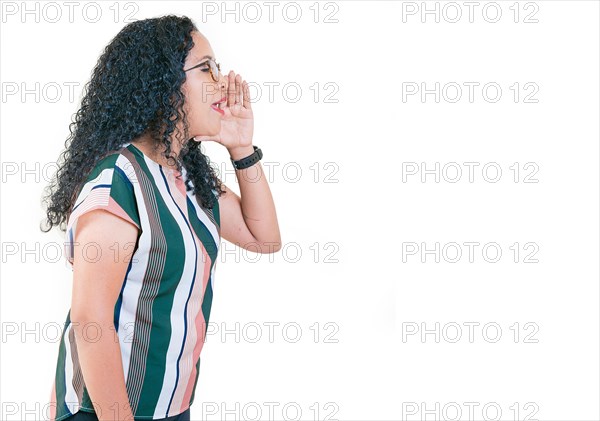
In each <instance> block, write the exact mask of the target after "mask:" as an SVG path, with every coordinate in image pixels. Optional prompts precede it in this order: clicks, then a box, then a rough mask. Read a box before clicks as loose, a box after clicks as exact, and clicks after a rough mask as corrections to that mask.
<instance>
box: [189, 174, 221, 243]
mask: <svg viewBox="0 0 600 421" xmlns="http://www.w3.org/2000/svg"><path fill="white" fill-rule="evenodd" d="M190 181H191V180H190ZM192 185H193V184H192ZM187 195H188V197H189V198H190V199H191V202H192V204H193V205H194V209H195V210H196V215H198V219H199V220H200V221H202V223H203V224H204V225H205V226H206V228H207V229H208V231H209V232H210V234H211V235H212V237H213V240H214V242H215V246H216V249H217V251H218V250H219V231H218V230H217V226H216V225H215V224H213V223H212V221H211V220H210V219H209V218H208V216H207V215H206V214H205V213H204V211H203V210H202V208H201V207H200V205H199V204H198V202H197V200H196V197H195V196H194V195H193V194H192V191H191V190H190V191H188V192H187Z"/></svg>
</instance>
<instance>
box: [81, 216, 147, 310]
mask: <svg viewBox="0 0 600 421" xmlns="http://www.w3.org/2000/svg"><path fill="white" fill-rule="evenodd" d="M137 237H138V228H137V227H136V226H135V225H133V224H132V223H130V222H127V221H125V220H124V219H122V218H119V217H118V216H116V215H113V214H112V213H110V212H107V211H105V210H101V209H97V210H92V211H90V212H87V213H85V214H83V215H81V216H80V217H79V219H78V220H77V229H76V232H75V238H74V254H73V296H72V303H71V319H73V320H90V319H93V320H112V318H113V312H114V306H115V303H116V301H117V299H118V296H119V293H120V291H121V287H122V285H123V281H124V279H125V275H126V273H127V267H128V266H129V262H130V260H131V255H132V254H133V251H134V248H135V244H136V241H137Z"/></svg>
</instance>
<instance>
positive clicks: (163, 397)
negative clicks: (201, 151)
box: [144, 155, 196, 418]
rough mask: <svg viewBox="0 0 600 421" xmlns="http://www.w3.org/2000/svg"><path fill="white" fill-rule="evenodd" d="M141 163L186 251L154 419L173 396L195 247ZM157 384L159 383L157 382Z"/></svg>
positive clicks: (161, 186)
mask: <svg viewBox="0 0 600 421" xmlns="http://www.w3.org/2000/svg"><path fill="white" fill-rule="evenodd" d="M144 160H145V161H146V164H147V165H148V168H149V169H150V172H151V174H152V176H153V177H154V180H155V182H156V186H157V188H158V190H159V192H160V195H161V196H162V197H163V199H164V201H165V203H166V205H167V208H168V209H169V211H170V213H171V215H172V216H173V218H174V219H175V221H176V223H177V224H178V226H179V228H180V230H181V234H182V237H183V241H184V249H185V250H189V252H187V253H186V254H185V256H184V257H185V259H184V267H183V273H182V275H181V276H182V279H181V281H180V282H179V284H178V286H177V289H176V290H175V294H174V297H173V306H172V310H171V314H170V320H171V329H172V332H171V337H170V340H169V347H168V349H167V356H166V361H165V376H164V378H163V381H162V389H161V391H160V395H159V398H158V402H157V404H156V409H155V411H154V418H164V417H166V416H167V415H166V412H167V408H168V406H169V402H170V400H171V394H172V393H173V388H174V387H175V382H176V378H177V359H178V357H179V353H180V351H181V345H182V343H183V337H184V331H185V326H184V318H185V317H186V315H185V314H183V310H184V308H185V302H186V300H187V297H188V294H189V292H190V287H191V283H192V278H193V276H194V268H195V266H196V256H195V253H194V249H195V245H194V239H193V236H192V233H191V232H190V229H189V228H188V227H187V224H186V221H185V218H184V216H183V215H182V214H181V213H180V212H179V210H178V208H177V206H176V204H175V203H174V202H173V199H171V196H170V195H169V192H168V191H167V187H166V185H165V180H164V179H163V176H162V174H161V173H160V170H159V167H158V164H157V163H156V162H154V161H151V160H149V159H148V157H146V156H145V155H144ZM149 161H150V162H149ZM166 176H167V175H166V174H165V177H166ZM169 188H170V189H171V194H173V195H176V194H179V191H178V190H177V188H176V187H175V186H174V185H169ZM182 212H184V214H185V210H184V209H182ZM188 328H189V327H188ZM186 357H187V356H186V355H185V354H184V355H182V358H186ZM157 381H159V380H158V379H157ZM179 381H180V382H181V381H186V379H182V378H181V377H180V378H179Z"/></svg>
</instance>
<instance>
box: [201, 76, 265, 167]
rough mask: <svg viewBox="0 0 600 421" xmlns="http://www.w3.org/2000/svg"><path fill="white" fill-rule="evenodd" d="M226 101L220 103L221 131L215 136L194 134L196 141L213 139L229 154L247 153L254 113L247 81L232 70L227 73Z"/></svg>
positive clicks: (252, 131)
mask: <svg viewBox="0 0 600 421" xmlns="http://www.w3.org/2000/svg"><path fill="white" fill-rule="evenodd" d="M227 78H228V83H227V93H226V97H227V99H226V101H225V103H224V104H222V105H221V109H222V110H223V112H224V114H223V116H222V117H221V132H220V133H219V134H218V135H217V136H196V137H195V139H196V140H197V141H203V140H206V141H214V142H217V143H220V144H221V145H223V146H225V147H226V148H227V150H228V151H229V153H230V155H231V156H232V157H233V158H234V159H236V157H235V155H239V154H240V153H241V154H242V156H246V155H249V153H246V152H248V151H249V152H250V153H252V152H253V151H254V150H253V148H252V137H253V135H254V115H253V113H252V105H251V103H250V92H249V89H248V83H247V82H246V81H245V80H243V79H242V76H241V75H239V74H237V75H236V74H235V72H234V71H233V70H231V71H230V72H229V74H228V75H227Z"/></svg>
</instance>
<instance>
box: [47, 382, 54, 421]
mask: <svg viewBox="0 0 600 421" xmlns="http://www.w3.org/2000/svg"><path fill="white" fill-rule="evenodd" d="M55 419H56V381H53V382H52V393H50V418H49V420H48V421H54V420H55Z"/></svg>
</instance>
